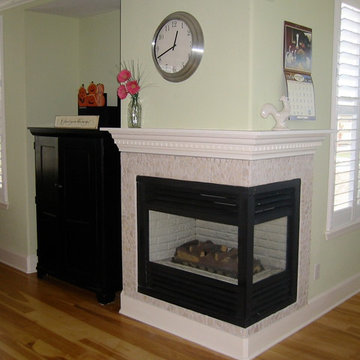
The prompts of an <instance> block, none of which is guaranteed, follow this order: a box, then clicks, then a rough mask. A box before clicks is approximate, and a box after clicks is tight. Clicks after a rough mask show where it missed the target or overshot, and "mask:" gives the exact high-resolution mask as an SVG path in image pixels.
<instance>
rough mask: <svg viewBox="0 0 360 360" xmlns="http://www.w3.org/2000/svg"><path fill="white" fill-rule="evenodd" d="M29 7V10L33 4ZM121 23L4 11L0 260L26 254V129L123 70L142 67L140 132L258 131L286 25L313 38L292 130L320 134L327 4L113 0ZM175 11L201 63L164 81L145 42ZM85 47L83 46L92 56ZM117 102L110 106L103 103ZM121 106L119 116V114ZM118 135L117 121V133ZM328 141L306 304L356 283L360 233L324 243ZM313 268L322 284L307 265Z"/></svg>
mask: <svg viewBox="0 0 360 360" xmlns="http://www.w3.org/2000/svg"><path fill="white" fill-rule="evenodd" d="M35 4H36V3H35ZM121 4H122V10H121V14H122V16H121V30H120V31H117V29H119V28H120V12H112V13H108V14H104V15H98V16H94V17H91V18H85V19H80V20H79V19H72V18H64V17H60V16H54V15H45V14H39V13H34V12H30V11H25V8H26V7H31V6H33V5H34V4H33V3H31V5H29V4H28V5H27V6H21V7H18V8H13V9H9V10H7V11H4V12H3V13H2V14H3V16H4V32H5V81H6V83H5V92H6V98H5V102H6V103H5V105H6V121H7V123H6V131H7V133H6V135H7V156H8V181H9V185H8V190H9V202H10V208H9V209H8V210H4V209H0V250H1V249H3V250H6V251H8V252H14V253H16V254H19V255H24V256H28V255H33V256H34V255H35V248H36V225H35V224H36V223H35V209H34V170H33V168H34V160H33V149H32V142H33V139H32V136H31V135H30V134H29V132H28V130H27V127H28V126H52V125H53V121H54V117H55V115H58V114H64V113H66V112H67V113H69V114H71V113H74V112H75V111H76V93H77V90H78V87H79V86H80V85H81V83H85V84H87V83H89V82H90V81H92V80H93V81H94V82H103V83H104V84H105V89H106V90H107V91H108V89H109V91H113V90H112V89H116V86H117V83H116V81H115V76H116V73H117V71H118V68H117V65H118V64H119V63H120V59H118V58H117V56H118V55H119V54H120V34H121V52H122V60H126V61H129V60H135V61H137V62H139V63H140V64H141V65H142V68H143V71H144V73H145V83H146V85H147V86H146V87H145V88H144V89H143V90H142V91H141V93H140V96H141V100H142V102H143V111H144V127H146V128H187V129H239V130H267V129H271V127H272V126H273V120H272V119H271V118H268V119H266V120H264V119H262V118H261V117H260V115H259V113H260V110H261V107H262V105H263V104H264V103H267V102H270V103H273V104H275V105H277V106H278V107H280V106H281V104H280V102H279V98H280V96H281V95H283V94H285V83H284V79H283V73H282V42H283V22H284V20H287V21H291V22H295V23H298V24H302V25H304V26H307V27H310V28H312V29H313V69H312V70H313V71H312V75H313V80H314V84H315V93H316V113H317V120H316V121H314V122H304V121H293V122H289V127H291V128H292V129H310V130H311V129H329V128H330V115H331V113H330V110H331V84H332V58H333V55H332V37H333V13H334V12H333V5H334V4H333V0H317V1H312V0H302V1H298V0H241V1H239V0H226V1H224V0H196V1H194V0H181V1H180V0H151V1H148V0H136V1H134V0H122V1H121ZM178 10H184V11H188V12H190V13H192V14H193V15H194V16H195V17H196V18H197V19H198V20H199V22H200V24H201V26H202V29H203V32H204V37H205V52H204V56H203V59H202V61H201V64H200V66H199V68H198V69H197V71H196V72H195V74H194V75H193V76H192V77H191V78H190V79H188V80H187V81H185V82H183V83H176V84H175V83H169V82H166V81H165V80H164V79H163V78H162V77H161V76H160V75H159V74H158V73H157V71H156V69H155V67H154V65H153V62H152V57H151V41H152V37H153V34H154V31H155V29H156V27H157V26H158V24H159V23H160V22H161V21H162V19H163V18H164V17H165V16H167V15H168V14H169V13H172V12H174V11H178ZM90 45H91V46H90ZM115 101H116V97H115V96H114V94H113V93H112V94H111V96H109V104H110V105H111V103H112V104H113V103H114V102H115ZM127 101H128V100H125V102H124V105H125V106H122V111H123V115H124V111H125V108H126V105H127ZM123 123H124V124H126V121H125V122H123ZM328 163H329V141H326V142H325V143H324V144H323V146H322V147H321V148H320V149H319V150H318V151H317V153H316V155H315V173H314V196H313V215H312V216H313V225H312V229H311V231H312V244H311V267H312V268H311V279H310V296H311V297H314V296H316V295H318V294H320V293H322V292H324V291H326V290H328V289H330V288H332V287H334V286H336V285H337V284H339V283H341V282H343V281H345V280H346V279H348V278H350V277H352V276H354V275H356V274H359V272H360V262H359V258H360V242H359V240H358V239H359V236H360V233H359V231H357V232H353V233H350V234H347V235H344V236H341V237H338V238H336V239H332V240H326V239H325V224H326V209H327V184H328ZM314 264H320V267H321V270H320V271H321V274H320V279H319V280H316V281H315V280H313V266H314Z"/></svg>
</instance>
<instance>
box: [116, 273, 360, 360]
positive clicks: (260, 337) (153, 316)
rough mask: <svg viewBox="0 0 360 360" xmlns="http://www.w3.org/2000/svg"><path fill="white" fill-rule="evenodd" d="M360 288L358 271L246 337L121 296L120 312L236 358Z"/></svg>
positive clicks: (290, 330)
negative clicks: (287, 314) (294, 310)
mask: <svg viewBox="0 0 360 360" xmlns="http://www.w3.org/2000/svg"><path fill="white" fill-rule="evenodd" d="M359 291H360V273H359V274H357V275H355V276H353V277H352V278H349V279H347V280H346V281H344V282H343V283H341V284H339V285H337V286H336V287H334V288H332V289H330V290H328V291H326V292H324V293H322V294H321V295H319V296H317V297H315V298H313V299H311V301H309V303H308V304H307V305H305V306H304V307H302V308H301V309H299V310H298V311H296V312H294V313H293V314H291V315H289V316H286V317H285V318H283V319H280V320H279V321H277V322H275V323H273V324H271V325H270V326H268V327H267V328H265V329H262V330H261V331H259V332H257V333H255V334H253V335H251V336H249V337H248V338H242V337H237V336H235V335H232V334H229V333H226V332H223V331H221V330H218V329H214V328H212V327H209V326H207V325H204V324H200V323H198V322H195V321H194V320H191V319H188V318H185V317H182V316H180V315H177V314H174V313H170V312H168V311H167V310H165V309H161V308H158V307H156V306H154V305H151V304H148V303H145V302H141V301H139V300H136V299H134V298H131V297H129V296H127V295H125V294H122V295H121V309H120V314H123V315H126V316H129V317H131V318H133V319H136V320H138V321H141V322H144V323H146V324H149V325H152V326H154V327H157V328H159V329H161V330H164V331H167V332H169V333H172V334H174V335H177V336H179V337H182V338H184V339H186V340H189V341H192V342H195V343H197V344H199V345H201V346H204V347H207V348H209V349H211V350H214V351H217V352H219V353H222V354H225V355H227V356H230V357H233V358H234V359H237V360H249V359H253V358H255V357H256V356H258V355H259V354H261V353H262V352H264V351H266V350H267V349H269V348H270V347H272V346H273V345H275V344H277V343H279V342H280V341H282V340H283V339H285V338H287V337H288V336H290V335H292V334H293V333H295V332H296V331H298V330H300V329H301V328H303V327H304V326H306V325H308V324H310V323H311V322H313V321H314V320H316V319H317V318H319V317H320V316H322V315H324V314H325V313H327V312H328V311H330V310H331V309H333V308H334V307H336V306H337V305H339V304H341V303H342V302H344V301H345V300H347V299H348V298H350V297H351V296H353V295H354V294H356V293H357V292H359Z"/></svg>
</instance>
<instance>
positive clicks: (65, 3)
mask: <svg viewBox="0 0 360 360" xmlns="http://www.w3.org/2000/svg"><path fill="white" fill-rule="evenodd" d="M0 1H1V0H0ZM120 2H121V0H53V1H51V2H49V3H46V4H43V5H39V6H35V7H33V8H31V10H32V11H38V12H43V13H47V14H55V15H62V16H70V17H86V16H93V15H97V14H102V13H106V12H109V11H113V10H117V9H120Z"/></svg>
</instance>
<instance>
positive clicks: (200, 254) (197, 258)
mask: <svg viewBox="0 0 360 360" xmlns="http://www.w3.org/2000/svg"><path fill="white" fill-rule="evenodd" d="M172 261H173V262H175V263H178V264H182V265H186V266H191V267H195V268H198V269H201V270H205V271H208V272H212V273H216V274H220V275H225V276H228V277H232V278H237V276H238V249H236V248H229V247H227V246H225V245H217V244H214V243H213V242H212V241H210V240H207V241H199V240H192V241H189V242H187V243H185V244H183V245H181V246H179V247H177V248H176V251H175V255H174V257H173V258H172ZM262 270H264V267H263V266H262V265H261V262H260V260H258V259H254V266H253V274H257V273H259V272H260V271H262Z"/></svg>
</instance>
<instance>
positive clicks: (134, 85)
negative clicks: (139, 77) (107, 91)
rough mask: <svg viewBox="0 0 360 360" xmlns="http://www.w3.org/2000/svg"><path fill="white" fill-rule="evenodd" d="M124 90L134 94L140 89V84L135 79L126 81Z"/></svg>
mask: <svg viewBox="0 0 360 360" xmlns="http://www.w3.org/2000/svg"><path fill="white" fill-rule="evenodd" d="M126 90H127V91H128V93H129V94H131V95H135V94H137V93H138V92H139V91H140V86H139V84H138V82H137V81H136V80H134V81H128V82H127V83H126Z"/></svg>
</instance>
